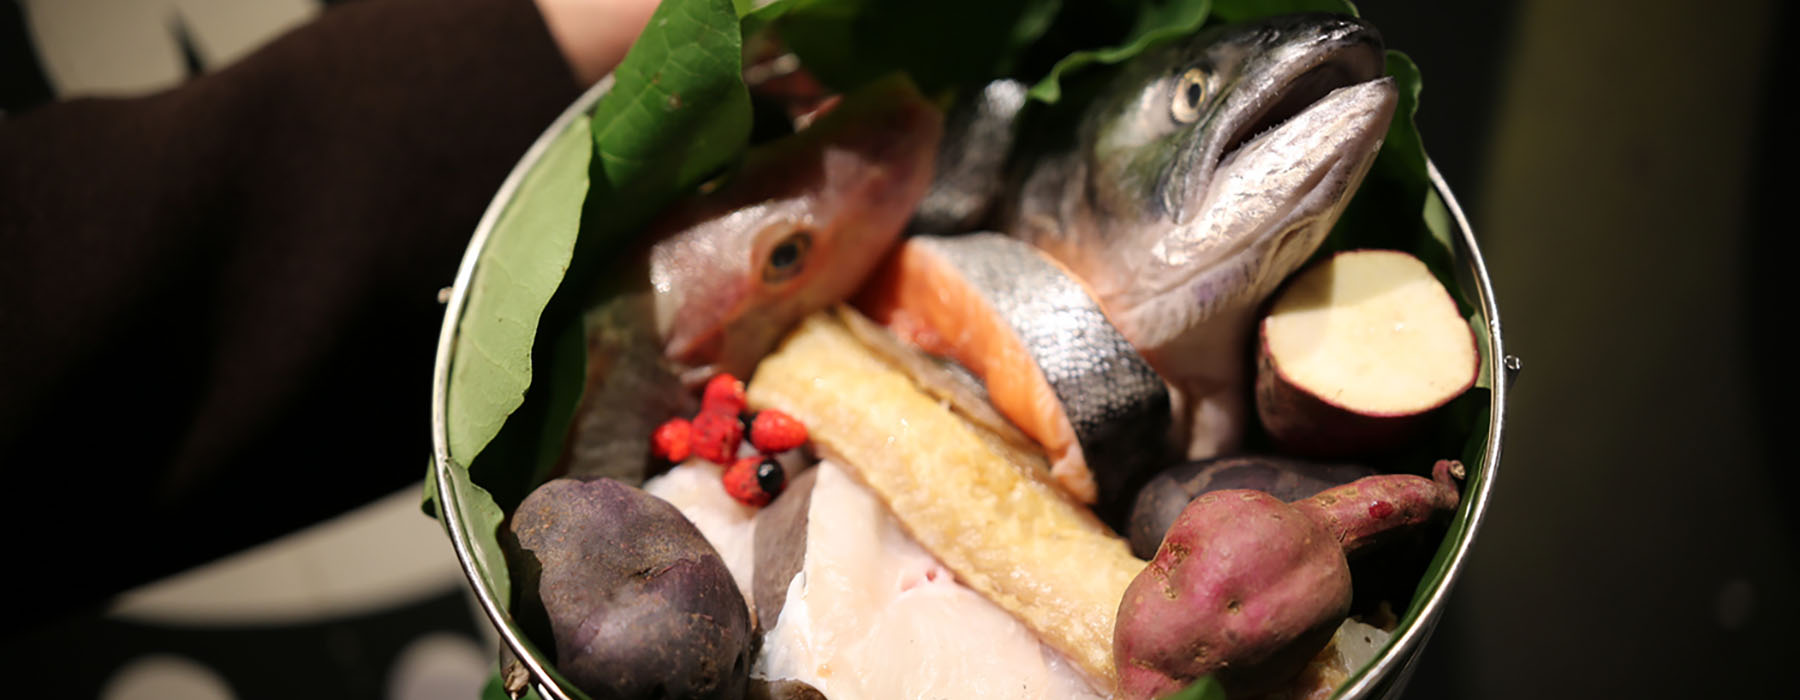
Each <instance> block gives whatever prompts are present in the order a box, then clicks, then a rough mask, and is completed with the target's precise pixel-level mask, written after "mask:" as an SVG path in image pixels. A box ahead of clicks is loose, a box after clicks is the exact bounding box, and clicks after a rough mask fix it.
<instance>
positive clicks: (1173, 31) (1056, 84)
mask: <svg viewBox="0 0 1800 700" xmlns="http://www.w3.org/2000/svg"><path fill="white" fill-rule="evenodd" d="M1211 10H1212V2H1211V0H1168V1H1167V2H1146V3H1141V4H1139V5H1138V6H1137V7H1136V8H1134V11H1135V13H1136V17H1137V19H1136V21H1135V22H1134V23H1133V25H1132V28H1131V31H1130V32H1128V33H1127V34H1126V36H1125V38H1124V40H1123V41H1121V42H1119V43H1117V44H1114V45H1111V46H1105V47H1101V48H1095V49H1089V50H1086V51H1076V52H1075V53H1072V54H1069V55H1068V56H1066V57H1064V58H1063V59H1062V60H1060V61H1057V62H1056V65H1055V66H1054V67H1052V68H1051V69H1050V73H1049V75H1046V76H1044V77H1043V78H1041V79H1039V80H1038V82H1037V84H1035V85H1033V86H1032V87H1031V92H1030V93H1029V94H1030V96H1031V98H1032V99H1034V100H1038V101H1040V102H1049V103H1055V102H1057V101H1058V100H1061V99H1062V79H1063V76H1064V74H1066V73H1070V72H1073V71H1076V70H1079V69H1081V68H1083V67H1086V66H1088V65H1091V64H1096V63H1098V64H1104V65H1113V64H1116V63H1120V62H1123V61H1126V60H1129V59H1131V58H1133V57H1135V56H1137V55H1138V54H1140V53H1143V52H1144V51H1145V50H1146V49H1148V48H1150V47H1151V46H1155V45H1156V44H1159V43H1162V42H1163V41H1167V40H1169V39H1174V38H1176V37H1183V36H1187V35H1189V34H1192V33H1194V32H1195V31H1196V30H1198V29H1199V28H1200V25H1201V24H1202V23H1204V22H1205V21H1206V17H1207V14H1208V13H1209V12H1210V11H1211Z"/></svg>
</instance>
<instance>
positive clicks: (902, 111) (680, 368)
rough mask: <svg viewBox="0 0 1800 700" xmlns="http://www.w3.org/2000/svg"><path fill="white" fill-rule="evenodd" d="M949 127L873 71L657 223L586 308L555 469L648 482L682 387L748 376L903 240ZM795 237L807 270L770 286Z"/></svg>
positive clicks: (909, 90)
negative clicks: (777, 260) (573, 393)
mask: <svg viewBox="0 0 1800 700" xmlns="http://www.w3.org/2000/svg"><path fill="white" fill-rule="evenodd" d="M942 132H943V116H942V114H941V113H940V112H939V111H938V110H937V108H936V106H935V105H933V104H932V103H931V102H929V101H927V100H926V99H925V98H924V97H923V96H922V95H920V94H919V92H918V90H917V89H916V88H914V87H913V86H912V84H911V83H910V82H908V81H906V80H904V79H901V78H894V79H888V80H884V81H879V82H877V83H876V84H873V85H871V86H869V87H866V88H864V89H863V90H860V91H858V92H857V93H856V94H854V95H852V96H850V97H847V98H845V100H844V102H843V103H842V104H841V106H839V107H838V108H837V109H835V110H833V111H832V112H830V113H828V114H827V115H826V116H825V117H823V118H821V119H820V120H819V121H817V122H815V123H814V124H813V125H812V126H810V127H808V128H806V129H803V130H801V131H799V132H796V133H795V134H793V135H791V136H788V137H786V138H783V139H781V140H779V141H775V142H771V143H770V144H767V145H765V146H761V147H758V148H756V149H753V150H752V151H751V152H750V153H749V154H748V155H747V156H746V158H745V162H744V165H743V166H742V167H741V168H740V169H739V170H738V172H737V173H736V174H735V175H734V176H733V177H732V178H731V179H730V180H729V181H728V182H726V183H725V184H724V185H722V186H720V187H718V188H716V189H713V190H710V191H706V192H703V193H701V194H697V195H694V196H693V197H690V198H689V199H686V200H683V201H682V202H679V203H677V204H676V205H674V206H672V207H670V209H669V210H668V211H667V212H665V213H664V214H663V215H662V216H660V217H658V218H657V220H656V221H654V222H653V223H652V224H651V225H650V227H649V228H648V229H647V230H646V233H645V236H644V240H646V241H649V242H650V243H649V244H648V250H647V251H640V253H639V254H638V255H636V256H633V258H632V259H631V261H630V262H628V263H626V264H624V265H623V266H622V267H621V270H620V271H619V273H618V274H617V275H615V277H614V278H613V279H612V280H609V281H608V284H609V285H612V288H613V289H615V290H616V293H615V294H613V295H611V296H610V297H609V298H608V299H607V300H606V301H604V302H601V303H599V304H596V305H594V306H593V307H590V308H589V309H588V310H587V312H586V313H585V314H584V316H583V326H584V334H585V343H586V351H587V376H586V379H585V385H584V388H583V391H582V398H581V401H580V404H579V406H578V407H577V409H576V413H575V416H574V419H573V422H572V424H571V425H570V427H569V431H570V432H569V434H568V436H567V438H566V439H565V440H563V445H564V447H563V453H562V455H561V457H560V459H559V464H558V465H557V467H556V468H555V471H556V472H557V473H562V474H567V475H568V476H571V477H575V478H582V479H591V478H598V477H603V476H604V477H610V478H614V479H618V480H620V481H624V482H625V483H628V484H638V483H642V482H643V480H644V478H645V477H646V476H647V475H648V470H649V467H650V464H649V461H648V457H649V454H650V452H649V439H650V433H651V432H652V431H653V430H654V429H655V428H656V426H657V425H658V424H659V423H661V422H662V421H663V420H666V419H667V418H669V417H671V416H676V415H690V414H692V413H693V412H694V410H695V408H696V406H695V403H696V402H695V401H694V400H693V397H692V396H691V395H690V393H689V392H687V391H685V389H688V388H692V387H693V386H695V385H697V384H698V383H699V382H702V381H704V380H705V379H707V378H709V377H711V376H712V375H713V374H714V373H716V372H720V371H725V372H731V373H733V374H735V375H737V376H740V377H748V376H749V373H750V370H751V369H752V368H753V367H754V365H755V362H756V361H757V360H758V359H759V358H761V357H762V356H763V355H764V354H767V353H768V352H769V350H771V349H772V348H773V347H774V345H775V342H776V340H778V339H779V338H780V337H781V335H782V334H783V333H785V332H786V331H787V330H788V329H789V328H791V327H792V326H793V325H794V324H795V323H797V322H798V321H799V320H800V319H801V318H803V317H804V316H806V315H807V314H809V313H812V312H814V311H817V310H819V309H823V308H825V307H828V306H830V305H832V304H834V303H837V302H839V301H842V300H843V299H844V298H845V297H846V296H848V295H849V294H850V293H851V291H853V290H854V288H855V286H856V285H857V284H860V283H861V281H862V279H863V278H864V277H866V276H867V275H868V272H869V270H870V269H871V268H873V267H874V265H875V264H876V263H877V262H878V261H879V260H880V259H881V257H882V256H883V255H884V254H885V253H886V252H887V250H888V249H890V248H891V247H892V246H893V243H894V242H895V241H896V239H897V238H898V236H899V234H900V232H901V230H902V229H903V228H904V226H905V224H906V221H907V218H908V217H909V216H910V215H911V212H912V210H913V208H914V206H915V205H916V204H917V203H918V201H919V199H920V198H921V197H923V196H924V193H925V188H926V187H927V185H928V184H929V180H930V176H931V171H932V163H933V160H934V158H935V154H936V151H937V145H938V141H939V139H940V138H941V136H942ZM799 231H804V232H806V233H807V234H808V235H809V236H810V240H811V244H810V247H809V248H808V249H807V250H806V251H805V253H804V256H803V259H801V261H800V263H801V264H800V265H799V269H798V271H797V272H796V273H794V274H792V275H791V276H787V277H785V278H782V279H777V280H775V281H769V280H768V279H767V278H765V276H764V275H763V272H764V270H765V268H767V267H768V263H769V259H770V255H771V252H772V251H773V249H774V248H775V247H776V246H777V245H778V244H779V243H781V242H782V240H783V239H785V238H786V237H787V236H788V235H791V234H792V233H795V232H799Z"/></svg>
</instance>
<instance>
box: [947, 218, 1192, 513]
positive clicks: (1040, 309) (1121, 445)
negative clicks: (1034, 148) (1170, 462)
mask: <svg viewBox="0 0 1800 700" xmlns="http://www.w3.org/2000/svg"><path fill="white" fill-rule="evenodd" d="M913 243H914V244H918V245H926V246H928V247H929V248H931V249H933V250H935V251H937V252H938V253H939V254H941V255H942V257H943V258H944V260H946V261H947V262H949V263H950V264H951V265H953V266H955V267H956V269H957V270H958V271H959V272H960V273H961V274H962V276H963V278H964V279H965V280H967V281H968V283H969V284H971V285H973V286H974V287H975V288H976V289H977V290H978V291H979V292H980V293H981V295H982V296H983V297H984V298H985V299H986V300H987V301H988V303H989V304H991V305H993V307H994V310H995V311H997V312H998V313H999V314H1000V317H1001V318H1003V319H1005V320H1006V322H1007V325H1009V326H1010V327H1011V328H1012V330H1013V332H1014V333H1015V334H1017V335H1018V336H1019V339H1020V341H1021V342H1022V343H1023V344H1024V347H1025V350H1026V352H1027V353H1028V354H1030V355H1031V357H1032V359H1033V360H1034V361H1036V363H1037V366H1038V368H1039V369H1040V370H1042V371H1043V373H1044V378H1045V379H1046V380H1048V381H1049V382H1050V388H1051V390H1052V391H1053V392H1055V394H1056V398H1057V400H1058V401H1060V402H1061V403H1062V405H1063V410H1064V412H1065V413H1066V414H1067V416H1068V419H1069V422H1070V424H1072V425H1073V426H1074V428H1075V437H1076V440H1078V441H1079V442H1080V443H1081V449H1082V453H1083V454H1084V456H1085V457H1086V458H1087V462H1088V468H1089V470H1091V471H1092V472H1093V473H1094V477H1095V480H1096V481H1097V482H1098V483H1099V485H1100V490H1101V499H1102V500H1103V501H1104V500H1107V498H1108V496H1109V495H1116V494H1117V493H1118V489H1119V488H1121V487H1123V486H1124V483H1125V482H1126V481H1127V480H1129V478H1130V477H1131V476H1132V475H1133V473H1134V472H1136V471H1137V469H1138V468H1139V467H1141V466H1142V464H1141V463H1142V462H1145V461H1147V460H1151V459H1154V458H1156V457H1157V456H1158V455H1159V454H1160V452H1161V450H1162V444H1163V441H1164V440H1165V438H1166V433H1167V430H1168V426H1169V394H1168V388H1167V386H1166V385H1165V384H1164V383H1163V380H1162V377H1161V376H1159V375H1157V374H1156V371H1155V370H1153V369H1151V368H1150V364H1149V363H1148V362H1145V361H1144V358H1143V357H1142V356H1140V355H1138V353H1137V350H1135V349H1134V348H1132V346H1131V343H1130V342H1129V341H1127V340H1126V339H1125V336H1124V335H1123V334H1121V333H1120V332H1119V331H1118V329H1117V328H1114V327H1113V325H1112V323H1111V322H1110V321H1108V320H1107V318H1106V315H1105V314H1104V313H1102V312H1101V310H1100V306H1099V304H1098V303H1097V302H1095V301H1094V299H1093V298H1092V297H1090V296H1088V293H1087V290H1086V289H1085V288H1083V287H1082V286H1081V284H1080V283H1079V282H1078V281H1076V280H1075V279H1072V278H1071V277H1069V275H1068V274H1067V273H1065V272H1063V270H1062V268H1060V267H1058V266H1056V265H1055V264H1054V263H1052V262H1050V261H1049V260H1048V259H1047V258H1045V257H1044V255H1043V254H1042V253H1040V252H1038V250H1037V248H1035V247H1033V246H1032V245H1031V244H1029V243H1025V242H1022V241H1019V240H1017V239H1014V238H1009V237H1007V236H1004V235H1002V234H999V233H974V234H968V235H963V236H954V237H936V236H919V237H915V238H914V240H913Z"/></svg>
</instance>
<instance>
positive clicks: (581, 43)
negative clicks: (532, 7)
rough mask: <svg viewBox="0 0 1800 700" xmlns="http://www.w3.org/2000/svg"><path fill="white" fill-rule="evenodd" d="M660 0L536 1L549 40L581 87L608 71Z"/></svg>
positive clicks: (635, 38)
mask: <svg viewBox="0 0 1800 700" xmlns="http://www.w3.org/2000/svg"><path fill="white" fill-rule="evenodd" d="M658 1H659V0H536V2H537V6H538V12H539V13H540V14H542V15H543V16H544V24H545V25H547V26H549V28H550V36H551V38H553V39H555V40H556V47H557V48H558V49H560V50H561V51H562V54H563V59H564V60H566V61H568V62H569V69H570V70H571V71H573V72H574V73H575V79H576V80H577V81H579V82H580V83H581V85H582V86H583V87H586V86H588V85H592V84H594V83H595V82H597V81H599V80H600V78H602V77H604V76H605V75H606V74H607V73H609V72H611V71H612V69H613V66H617V65H618V64H619V61H620V60H621V59H623V58H624V57H625V51H626V50H627V49H630V48H631V43H632V42H633V41H636V40H637V36H638V34H639V33H641V32H643V31H644V25H645V24H648V23H649V21H650V13H651V12H654V11H655V10H656V5H657V2H658Z"/></svg>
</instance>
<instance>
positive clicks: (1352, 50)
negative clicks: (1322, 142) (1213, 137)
mask: <svg viewBox="0 0 1800 700" xmlns="http://www.w3.org/2000/svg"><path fill="white" fill-rule="evenodd" d="M1288 53H1291V54H1292V55H1295V56H1297V57H1298V58H1296V59H1289V60H1286V61H1283V62H1282V63H1283V65H1281V67H1280V68H1279V69H1277V70H1275V71H1272V72H1271V73H1269V74H1266V75H1263V76H1259V77H1258V78H1256V79H1257V80H1259V81H1263V82H1265V83H1267V84H1269V85H1268V87H1275V86H1278V87H1276V92H1275V95H1276V96H1275V98H1274V99H1267V100H1264V101H1263V103H1262V108H1261V109H1260V110H1259V111H1257V112H1255V113H1254V114H1253V116H1251V118H1249V119H1245V120H1244V121H1243V123H1242V124H1240V125H1239V126H1238V127H1237V128H1236V129H1234V130H1233V131H1232V132H1231V135H1230V136H1229V137H1228V138H1227V139H1226V140H1225V142H1224V146H1223V148H1221V149H1220V150H1219V160H1218V162H1219V163H1220V164H1223V163H1225V162H1226V161H1227V160H1229V159H1231V158H1232V157H1233V156H1234V155H1236V154H1237V152H1238V151H1239V150H1241V149H1242V148H1243V147H1244V146H1245V145H1247V144H1248V143H1249V142H1250V141H1252V140H1253V139H1255V138H1257V137H1259V136H1261V135H1263V134H1265V133H1267V132H1269V131H1271V130H1273V129H1275V128H1277V127H1280V126H1281V125H1282V124H1285V123H1287V122H1288V121H1290V120H1292V119H1293V118H1294V117H1296V116H1298V115H1299V114H1301V113H1302V112H1304V111H1306V110H1308V109H1312V108H1314V107H1316V106H1318V105H1319V103H1321V102H1322V101H1324V99H1325V97H1326V96H1327V95H1330V94H1331V93H1332V92H1334V91H1336V90H1338V89H1339V88H1345V87H1349V86H1352V85H1357V84H1359V83H1367V82H1371V81H1374V80H1377V79H1379V78H1380V77H1381V75H1382V73H1383V71H1384V70H1385V68H1386V56H1385V54H1384V53H1383V49H1382V42H1381V36H1380V35H1379V34H1378V33H1376V31H1375V30H1374V28H1372V27H1369V26H1368V25H1364V24H1361V23H1356V22H1344V23H1342V24H1339V25H1337V26H1334V27H1331V28H1329V30H1328V31H1325V32H1322V33H1321V34H1320V36H1319V38H1318V39H1317V40H1316V41H1315V42H1310V46H1302V47H1298V48H1297V49H1294V50H1290V51H1289V52H1288ZM1268 87H1265V86H1256V85H1250V86H1240V88H1250V89H1268Z"/></svg>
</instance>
